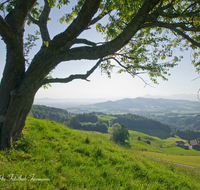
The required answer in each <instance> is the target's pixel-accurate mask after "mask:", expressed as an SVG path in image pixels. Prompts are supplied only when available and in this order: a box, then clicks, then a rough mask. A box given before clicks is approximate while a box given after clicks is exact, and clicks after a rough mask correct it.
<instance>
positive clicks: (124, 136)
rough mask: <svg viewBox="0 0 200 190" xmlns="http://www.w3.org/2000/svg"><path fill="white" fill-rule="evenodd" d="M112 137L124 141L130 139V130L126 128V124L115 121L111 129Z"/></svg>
mask: <svg viewBox="0 0 200 190" xmlns="http://www.w3.org/2000/svg"><path fill="white" fill-rule="evenodd" d="M110 134H111V137H110V139H111V140H112V141H115V142H122V143H124V142H125V140H129V132H128V129H127V128H126V125H124V124H123V123H122V124H121V125H120V124H119V123H115V124H113V125H112V127H111V130H110Z"/></svg>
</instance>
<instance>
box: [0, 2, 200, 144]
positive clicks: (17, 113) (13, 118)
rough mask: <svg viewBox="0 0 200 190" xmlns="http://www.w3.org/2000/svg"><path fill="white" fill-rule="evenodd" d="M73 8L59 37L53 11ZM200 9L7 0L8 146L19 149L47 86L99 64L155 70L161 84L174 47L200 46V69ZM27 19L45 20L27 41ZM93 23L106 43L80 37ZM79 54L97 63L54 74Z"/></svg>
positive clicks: (1, 117) (2, 11) (0, 125)
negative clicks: (53, 28) (15, 145)
mask: <svg viewBox="0 0 200 190" xmlns="http://www.w3.org/2000/svg"><path fill="white" fill-rule="evenodd" d="M70 6H72V8H71V11H66V14H65V15H63V16H62V17H61V18H58V19H59V21H60V23H65V25H66V29H65V30H64V31H58V34H57V35H55V36H53V37H51V36H50V32H49V29H48V22H50V20H51V18H50V16H51V15H50V13H51V10H52V9H56V8H58V9H63V10H68V9H66V7H70ZM199 13H200V6H199V1H196V0H186V1H181V0H171V1H167V0H139V1H131V0H120V1H119V0H78V1H76V2H74V1H69V0H43V1H42V0H0V36H1V37H2V40H3V41H4V43H5V44H6V50H7V51H6V64H5V69H4V73H3V77H2V80H1V84H0V97H1V99H0V129H1V137H0V138H1V144H0V148H6V147H12V141H13V140H15V139H17V137H18V136H19V134H20V133H21V131H22V129H23V127H24V125H25V119H26V116H27V115H28V113H29V111H30V109H31V106H32V103H33V99H34V96H35V94H36V92H37V91H38V89H39V88H40V87H42V86H44V87H47V85H48V84H51V83H68V82H71V81H73V80H75V79H82V80H88V77H89V76H90V75H91V74H92V73H93V72H94V71H95V70H96V69H97V68H98V67H100V69H101V71H102V72H105V73H107V74H108V76H110V74H111V71H112V69H113V68H116V69H118V72H119V73H122V72H127V73H129V74H131V75H132V76H133V77H134V76H139V74H142V73H147V74H148V75H149V77H150V79H151V80H152V81H153V82H154V83H157V77H161V78H162V79H164V80H167V75H169V68H172V67H174V66H175V65H176V64H177V63H178V62H179V61H180V60H181V58H182V57H178V56H177V55H176V54H175V53H174V50H175V49H177V48H179V50H180V51H185V50H188V49H191V50H192V51H193V52H192V55H193V58H192V60H191V61H192V63H193V64H194V65H195V66H196V68H197V71H198V72H200V67H199V65H200V64H199V60H198V57H199V47H200V37H199V30H200V27H199V26H200V22H199ZM25 24H28V25H31V24H35V25H36V26H38V31H36V33H35V34H30V35H29V36H28V37H27V39H26V40H25V38H26V37H25V36H24V30H25ZM93 26H96V31H97V32H99V33H102V34H103V35H104V36H105V41H103V42H99V41H91V40H90V39H89V38H88V39H85V38H81V37H80V35H81V34H82V33H83V32H84V31H86V30H90V29H91V28H93ZM94 35H95V33H94ZM39 36H40V39H41V40H42V43H41V44H42V45H41V47H39V49H38V52H37V53H36V54H35V56H34V57H33V59H32V60H30V61H29V60H28V57H27V54H28V53H29V52H30V51H31V48H32V47H33V46H34V44H35V41H36V40H37V39H38V37H39ZM73 60H96V64H94V66H93V67H92V68H91V69H90V70H88V71H87V72H86V73H85V74H78V73H77V74H72V75H70V76H66V77H65V78H53V77H51V76H49V74H50V73H51V71H52V70H53V69H54V68H55V67H56V66H57V65H58V64H60V63H61V62H65V61H66V62H67V61H73ZM27 63H28V64H27ZM27 65H28V66H27ZM144 82H145V81H144ZM145 83H146V82H145Z"/></svg>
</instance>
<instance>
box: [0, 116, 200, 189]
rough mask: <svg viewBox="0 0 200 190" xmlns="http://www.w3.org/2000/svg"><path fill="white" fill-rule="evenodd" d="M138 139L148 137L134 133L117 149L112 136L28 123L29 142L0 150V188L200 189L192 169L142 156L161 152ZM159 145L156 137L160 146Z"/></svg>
mask: <svg viewBox="0 0 200 190" xmlns="http://www.w3.org/2000/svg"><path fill="white" fill-rule="evenodd" d="M139 134H140V135H141V138H142V139H143V138H147V137H148V136H146V135H143V136H142V134H141V133H137V134H136V136H134V134H133V133H131V137H132V138H133V139H132V140H131V141H127V142H126V143H124V144H116V143H114V142H111V141H110V140H109V136H108V135H107V134H101V133H96V132H84V131H77V130H72V129H69V128H67V127H65V126H64V125H61V124H57V123H55V122H50V121H48V120H37V119H33V118H28V119H27V122H26V127H25V129H24V137H23V138H22V139H20V140H18V141H17V142H16V143H14V147H15V150H8V151H0V175H1V178H0V189H16V190H18V189H20V190H21V189H37V190H38V189H39V190H40V189H45V190H46V189H52V190H54V189H55V190H56V189H62V190H68V189H74V190H75V189H76V190H78V189H102V190H106V189H108V190H110V189H114V190H115V189H127V190H128V189H130V190H132V189H145V190H146V189H152V190H154V189H181V190H182V189H192V190H193V189H199V188H200V182H199V177H200V176H199V173H198V172H197V171H196V170H195V172H196V173H195V175H194V171H193V170H190V169H183V168H181V169H180V168H177V167H176V166H174V165H172V164H169V163H162V162H160V161H156V160H155V159H154V158H151V157H153V155H148V154H145V155H143V154H142V153H149V154H150V153H152V154H153V153H154V154H156V152H155V151H158V150H156V146H151V145H148V144H146V143H145V142H143V141H137V140H136V137H137V135H139ZM148 138H151V137H148ZM153 139H154V138H153ZM160 141H162V140H160V139H158V138H155V144H156V143H159V142H160ZM152 142H153V140H152ZM141 149H147V151H144V150H143V151H142V150H141ZM148 151H154V152H148ZM12 176H13V178H11V177H12ZM3 179H4V180H5V181H4V180H3Z"/></svg>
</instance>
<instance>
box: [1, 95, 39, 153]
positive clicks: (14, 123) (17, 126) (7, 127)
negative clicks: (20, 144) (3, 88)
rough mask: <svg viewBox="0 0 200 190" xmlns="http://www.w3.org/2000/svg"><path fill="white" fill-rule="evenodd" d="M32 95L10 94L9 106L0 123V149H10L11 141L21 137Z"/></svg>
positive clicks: (31, 102)
mask: <svg viewBox="0 0 200 190" xmlns="http://www.w3.org/2000/svg"><path fill="white" fill-rule="evenodd" d="M34 95H35V93H27V94H14V93H13V94H11V100H10V104H9V106H8V108H7V111H6V114H5V116H4V119H3V122H2V123H1V136H0V138H1V141H0V142H1V144H0V149H6V148H12V143H13V141H15V140H16V139H17V138H18V137H19V136H20V135H21V133H22V129H23V128H24V126H25V120H26V117H27V115H28V113H29V111H30V109H31V107H32V104H33V100H34Z"/></svg>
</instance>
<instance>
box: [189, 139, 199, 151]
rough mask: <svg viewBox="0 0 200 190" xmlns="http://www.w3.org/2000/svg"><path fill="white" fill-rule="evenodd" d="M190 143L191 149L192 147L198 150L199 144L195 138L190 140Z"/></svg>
mask: <svg viewBox="0 0 200 190" xmlns="http://www.w3.org/2000/svg"><path fill="white" fill-rule="evenodd" d="M190 144H191V146H192V149H194V150H200V144H199V143H198V141H197V140H196V139H194V140H191V141H190Z"/></svg>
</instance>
